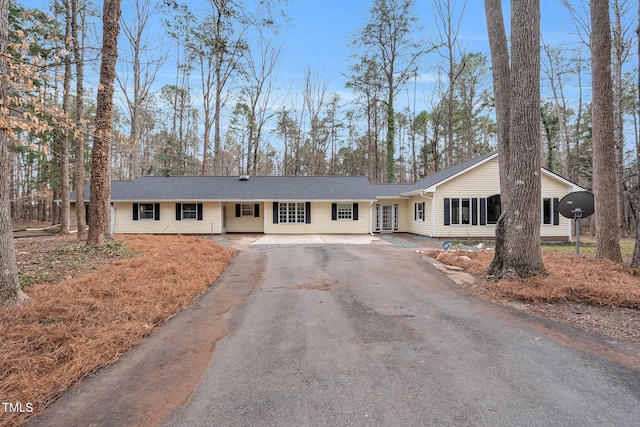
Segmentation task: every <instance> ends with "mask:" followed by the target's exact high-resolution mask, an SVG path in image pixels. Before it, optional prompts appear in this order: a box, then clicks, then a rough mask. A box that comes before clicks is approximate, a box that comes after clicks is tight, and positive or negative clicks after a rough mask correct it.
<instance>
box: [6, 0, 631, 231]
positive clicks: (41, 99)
mask: <svg viewBox="0 0 640 427" xmlns="http://www.w3.org/2000/svg"><path fill="white" fill-rule="evenodd" d="M78 2H79V3H78ZM132 4H133V8H132V9H131V10H128V11H127V17H128V19H127V20H126V21H123V24H122V33H121V37H120V45H119V56H120V60H119V61H118V73H117V84H116V94H115V96H116V99H117V100H119V101H117V102H116V103H115V105H114V107H115V111H114V116H113V134H112V136H111V141H110V143H111V150H112V155H111V178H112V179H133V178H135V177H137V176H140V175H166V174H171V175H193V174H206V175H212V174H213V175H239V174H246V173H249V174H261V175H268V174H276V175H322V174H334V175H340V174H348V175H368V176H369V177H370V179H371V181H372V182H387V181H392V182H411V181H415V180H417V179H419V178H421V177H422V176H425V175H427V174H429V173H432V172H434V171H437V170H439V169H441V168H443V167H447V166H450V165H453V164H456V163H458V162H461V161H464V160H468V159H469V158H472V157H474V156H476V155H479V154H483V153H485V152H487V151H491V150H494V149H495V148H496V146H497V127H496V118H495V111H494V104H495V101H494V97H493V90H492V83H491V75H490V66H489V59H488V58H487V56H486V55H485V54H483V53H480V52H469V51H466V50H465V46H464V44H463V43H462V42H461V41H460V40H459V35H458V34H459V32H460V25H461V19H462V16H463V14H464V13H465V7H464V6H465V4H464V2H462V1H457V2H456V1H451V0H438V1H434V2H433V6H434V7H433V13H434V15H435V17H436V20H437V22H438V23H439V24H438V28H431V29H425V28H419V27H418V26H417V17H416V16H415V12H413V10H414V9H415V6H414V2H412V1H406V0H404V1H400V0H394V1H393V2H390V1H382V0H376V1H374V2H373V3H372V7H371V11H370V16H367V17H363V18H362V19H361V21H362V22H363V24H362V26H361V27H358V28H354V33H353V40H352V44H351V45H350V46H351V50H352V53H353V55H352V58H351V60H350V62H349V63H348V64H346V69H345V74H346V75H347V77H348V79H347V82H348V83H347V88H346V89H349V90H351V91H352V92H353V94H354V99H355V101H349V102H346V101H344V100H343V99H342V97H341V95H340V93H338V92H334V93H331V92H329V91H328V82H327V80H326V78H325V76H322V75H320V74H319V73H318V72H317V71H315V70H311V69H308V70H307V72H306V73H305V75H304V82H302V84H301V85H300V88H299V89H293V90H292V91H291V92H290V93H289V94H287V95H283V91H282V90H281V89H282V88H278V87H276V81H277V80H276V79H277V75H278V67H279V54H280V52H281V49H282V45H281V42H280V41H279V39H278V38H277V30H278V27H280V26H282V25H287V24H286V21H285V20H284V19H283V18H282V14H283V10H284V11H285V12H286V9H283V7H284V5H283V4H279V3H278V2H275V1H271V2H260V4H261V5H262V6H261V7H260V8H256V7H254V5H253V4H251V5H249V4H246V5H243V4H241V3H239V2H233V1H212V2H209V6H210V14H208V15H202V14H197V15H196V14H195V13H194V11H193V10H191V9H190V8H189V7H188V6H186V5H174V7H172V8H171V9H168V8H167V7H166V6H163V5H162V4H161V3H159V2H158V3H156V2H153V1H152V0H136V1H135V2H133V3H132ZM50 6H51V8H52V10H50V11H49V12H51V11H53V12H55V15H53V16H54V18H52V16H51V15H49V14H45V11H35V10H29V9H26V8H24V7H22V6H21V5H20V4H19V3H11V5H10V6H9V8H10V28H9V33H10V36H9V38H10V41H11V43H10V49H11V50H12V54H11V59H12V60H13V61H14V62H13V66H14V67H15V66H18V65H20V66H26V65H29V64H36V63H37V64H39V65H38V67H37V68H34V70H33V72H34V73H35V75H34V76H33V77H32V78H31V85H30V87H24V86H22V87H18V86H16V87H14V89H13V91H14V92H15V93H16V95H18V96H21V94H23V93H24V92H28V93H29V94H30V95H31V96H32V98H33V99H34V101H35V100H37V102H38V103H39V106H36V105H31V106H29V105H22V106H21V108H20V111H19V113H20V114H33V115H34V116H35V117H36V118H37V119H38V120H40V121H44V122H47V123H50V124H51V125H52V127H51V128H50V129H48V130H46V131H43V132H33V131H30V130H29V129H24V130H21V131H20V132H18V133H17V134H16V138H15V140H14V142H13V143H12V144H11V146H12V152H13V156H12V166H11V169H10V171H11V175H10V181H11V182H10V188H11V212H12V218H13V220H14V221H35V220H39V221H51V222H53V223H60V222H61V219H62V218H61V216H60V208H59V205H58V204H57V203H54V202H53V201H54V200H55V199H59V198H61V196H62V195H63V194H64V193H65V192H66V191H65V189H66V186H65V185H64V184H65V183H67V182H68V183H70V188H71V189H74V188H76V187H78V185H79V182H80V181H78V178H79V177H81V172H82V173H83V174H84V178H83V181H85V182H88V181H87V180H88V176H89V174H88V172H89V170H90V162H89V161H88V159H90V158H91V156H90V155H89V154H90V151H91V148H92V147H93V145H94V141H93V136H92V126H93V120H94V117H95V112H96V99H95V92H96V87H95V85H92V86H91V85H90V86H89V89H88V90H87V89H84V85H83V79H84V78H85V76H86V70H87V68H91V67H93V68H94V69H95V68H96V58H97V53H96V52H98V51H99V47H98V46H96V45H95V44H96V42H94V41H93V38H91V37H90V36H89V35H88V33H87V31H88V30H89V29H90V28H92V26H93V25H95V24H96V23H95V20H96V19H97V17H100V16H101V13H100V12H101V11H100V10H99V6H98V5H95V4H91V3H86V2H83V1H81V0H77V1H76V0H73V1H72V0H64V1H60V0H59V1H55V2H51V5H50ZM566 6H567V8H569V10H571V11H572V14H573V16H574V20H575V24H576V27H575V28H576V29H575V33H576V34H575V39H576V42H575V44H573V45H567V44H563V45H560V46H553V45H550V44H547V43H545V41H544V40H543V43H542V81H541V84H542V111H541V117H540V120H541V125H542V135H541V141H540V156H541V160H542V164H543V166H544V167H546V168H548V169H550V170H552V171H553V172H555V173H558V174H560V175H562V176H564V177H566V178H567V179H569V180H571V181H573V182H576V183H577V184H579V185H581V186H583V187H585V188H587V189H591V188H592V148H591V138H592V135H591V117H592V114H591V103H590V99H591V97H590V96H589V94H587V93H584V94H583V93H582V91H583V86H584V84H582V85H580V84H578V85H575V82H576V81H577V82H584V83H586V82H588V81H589V80H590V67H589V51H588V46H587V43H588V39H589V36H590V33H589V31H590V30H589V26H588V25H587V24H585V22H588V21H587V19H588V11H587V10H585V9H584V7H583V6H581V3H580V2H569V1H566ZM632 6H633V5H632V2H630V1H625V0H616V1H614V2H613V3H612V12H613V13H612V16H613V19H612V31H613V35H614V38H613V48H612V59H613V61H614V64H613V69H614V73H613V80H614V98H615V99H614V101H615V102H614V106H615V108H616V112H615V118H616V122H615V125H616V153H617V154H616V165H615V169H614V170H615V177H616V197H617V199H616V200H617V204H618V211H619V212H620V214H619V224H618V225H619V227H620V229H621V230H622V231H623V232H629V231H630V230H633V229H635V212H636V206H637V201H636V199H637V197H636V195H635V194H636V188H637V178H636V176H637V174H636V173H635V167H634V164H635V157H634V156H633V152H634V147H635V145H636V144H637V137H635V136H634V135H637V133H638V132H637V127H638V113H637V110H638V108H637V104H638V102H637V96H636V95H635V94H636V93H637V82H636V81H635V80H636V77H635V76H636V73H635V72H634V71H635V65H634V64H631V63H630V62H631V60H632V59H633V57H634V51H633V49H632V48H633V46H634V44H635V43H636V40H635V37H634V33H633V31H634V29H635V25H636V21H635V15H632V14H633V13H634V12H635V10H632ZM392 10H404V11H405V13H402V14H396V15H391V14H390V11H392ZM223 11H225V13H223ZM96 16H97V17H96ZM158 18H161V19H162V20H163V21H165V22H166V25H165V27H164V30H165V32H166V37H167V39H166V40H165V43H164V44H159V42H157V41H156V40H155V39H152V38H151V35H150V34H151V33H150V31H151V28H150V24H149V23H150V22H152V20H153V19H156V20H157V19H158ZM382 19H387V20H390V21H394V22H395V24H396V27H397V28H398V31H397V32H395V33H392V34H390V35H389V36H388V37H387V38H386V39H385V38H380V39H379V40H373V39H372V37H370V36H368V35H367V34H368V32H371V31H374V28H373V27H372V24H373V23H375V22H381V20H382ZM212 22H215V23H216V26H214V27H213V28H216V31H215V32H210V31H208V30H207V29H208V28H211V26H210V25H211V23H212ZM583 25H584V26H583ZM156 30H157V29H156ZM401 30H402V31H405V33H404V35H402V31H401ZM154 34H155V33H154ZM409 34H410V35H413V36H412V37H409ZM416 34H418V36H415V35H416ZM392 35H393V36H396V38H395V39H394V38H393V37H392ZM171 40H173V43H168V42H167V41H171ZM365 41H367V42H366V43H365ZM92 43H93V45H92ZM167 46H172V49H175V50H176V51H177V55H178V61H177V63H176V64H175V66H174V67H172V68H174V71H175V74H176V78H175V82H174V83H172V84H165V85H163V86H160V87H159V82H158V71H159V70H160V69H161V67H167V66H170V65H169V64H167V58H168V57H169V52H168V51H167V50H166V47H167ZM391 49H396V50H395V52H393V51H392V50H391ZM387 52H388V53H387ZM392 55H395V56H392ZM434 58H436V59H437V61H433V59H434ZM427 59H429V61H428V62H431V64H430V65H427V64H426V62H427ZM36 61H38V62H36ZM384 61H387V62H386V63H385V62H384ZM394 61H395V63H394ZM434 63H435V65H434ZM434 68H435V70H434ZM389 70H393V73H392V74H391V73H390V72H389ZM624 70H626V71H624ZM427 71H434V73H435V74H436V75H437V76H438V82H437V84H436V90H434V91H433V93H428V94H419V93H414V88H415V84H416V82H415V80H416V79H417V76H418V75H419V74H420V73H424V72H427ZM390 78H393V79H395V80H394V81H391V80H390ZM94 80H95V79H94ZM94 80H92V81H94ZM13 82H14V83H13V84H17V82H16V81H15V79H14V80H13ZM194 82H199V83H198V85H197V86H192V85H194ZM72 83H75V84H73V85H72ZM574 85H575V86H574ZM574 87H575V88H577V90H579V92H578V93H577V98H576V92H575V89H574ZM65 94H66V97H65ZM69 98H70V99H69ZM394 98H395V99H396V102H394ZM22 99H26V98H24V97H22ZM398 99H400V100H401V101H402V102H398V101H397V100H398ZM398 105H402V106H403V107H402V108H399V107H398ZM387 107H390V108H387ZM392 108H393V109H392ZM390 114H391V115H390ZM61 121H67V122H70V123H69V125H73V126H74V128H73V129H74V130H73V131H72V132H61V131H60V129H56V123H59V122H61ZM67 152H68V153H69V154H68V156H69V157H68V159H69V162H70V163H68V164H67V154H66V153H67ZM389 163H390V164H389ZM70 164H75V168H72V167H70V166H69V165H70ZM65 165H66V166H65ZM66 172H69V173H71V175H72V176H75V179H73V180H71V179H69V177H67V176H66V175H63V173H66Z"/></svg>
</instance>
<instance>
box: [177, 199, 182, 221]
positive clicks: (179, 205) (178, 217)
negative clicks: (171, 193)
mask: <svg viewBox="0 0 640 427" xmlns="http://www.w3.org/2000/svg"><path fill="white" fill-rule="evenodd" d="M180 220H182V203H176V221H180Z"/></svg>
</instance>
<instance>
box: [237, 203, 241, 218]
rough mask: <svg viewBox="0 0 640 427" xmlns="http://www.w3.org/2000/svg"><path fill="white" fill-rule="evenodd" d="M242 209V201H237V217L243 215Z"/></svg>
mask: <svg viewBox="0 0 640 427" xmlns="http://www.w3.org/2000/svg"><path fill="white" fill-rule="evenodd" d="M241 209H242V206H241V205H240V203H236V218H240V216H241V215H242V212H241Z"/></svg>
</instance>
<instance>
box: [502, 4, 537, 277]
mask: <svg viewBox="0 0 640 427" xmlns="http://www.w3.org/2000/svg"><path fill="white" fill-rule="evenodd" d="M511 64H512V68H511V97H510V108H509V110H510V125H509V144H510V150H509V180H510V181H509V192H510V194H509V204H510V206H509V209H508V210H507V211H506V213H507V222H508V223H509V224H510V227H509V232H510V233H509V234H508V235H507V237H508V238H509V239H508V241H507V245H506V247H507V252H508V257H509V269H513V270H514V271H515V273H516V274H517V275H518V276H519V277H529V276H535V275H538V274H542V273H544V272H545V268H544V264H543V263H542V248H541V246H540V223H541V220H540V203H541V200H542V197H541V193H540V191H541V190H540V186H541V177H540V169H541V166H542V165H541V159H540V156H539V155H538V153H539V147H540V0H526V1H522V2H514V4H512V10H511Z"/></svg>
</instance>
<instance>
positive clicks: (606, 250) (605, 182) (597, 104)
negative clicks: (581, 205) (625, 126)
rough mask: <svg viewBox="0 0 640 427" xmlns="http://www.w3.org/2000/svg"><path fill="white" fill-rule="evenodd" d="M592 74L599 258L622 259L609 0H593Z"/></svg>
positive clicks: (594, 171) (594, 170)
mask: <svg viewBox="0 0 640 427" xmlns="http://www.w3.org/2000/svg"><path fill="white" fill-rule="evenodd" d="M591 74H592V77H591V78H592V83H591V84H592V93H593V95H592V97H593V101H592V110H593V113H592V115H593V192H594V196H595V207H596V210H595V223H596V258H598V259H602V258H606V259H610V260H612V261H615V262H622V255H621V253H620V240H619V237H618V226H617V225H618V224H617V218H618V204H617V198H616V192H615V191H612V190H614V189H615V188H616V177H615V158H616V156H615V143H614V135H613V134H614V130H613V128H614V126H613V89H612V83H611V21H610V17H609V2H608V0H591Z"/></svg>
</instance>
